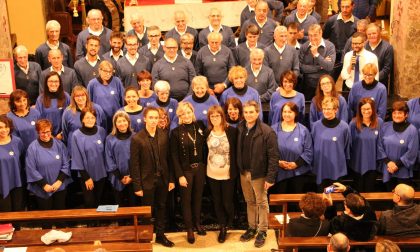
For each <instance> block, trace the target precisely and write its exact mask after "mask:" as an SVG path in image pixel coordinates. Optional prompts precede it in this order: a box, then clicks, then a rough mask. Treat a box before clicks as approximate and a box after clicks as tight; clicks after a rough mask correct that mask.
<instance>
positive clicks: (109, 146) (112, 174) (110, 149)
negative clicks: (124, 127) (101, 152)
mask: <svg viewBox="0 0 420 252" xmlns="http://www.w3.org/2000/svg"><path fill="white" fill-rule="evenodd" d="M130 143H131V136H130V137H129V138H127V139H125V140H120V139H118V138H117V137H116V136H114V135H108V136H107V137H106V144H105V160H106V171H107V172H108V179H109V181H110V182H111V184H112V186H113V187H114V188H115V189H116V190H117V191H119V192H121V191H122V190H124V188H125V185H124V184H123V183H121V180H120V178H119V177H117V176H116V171H117V170H118V172H117V174H118V173H119V174H120V175H121V176H127V175H130V169H129V167H130Z"/></svg>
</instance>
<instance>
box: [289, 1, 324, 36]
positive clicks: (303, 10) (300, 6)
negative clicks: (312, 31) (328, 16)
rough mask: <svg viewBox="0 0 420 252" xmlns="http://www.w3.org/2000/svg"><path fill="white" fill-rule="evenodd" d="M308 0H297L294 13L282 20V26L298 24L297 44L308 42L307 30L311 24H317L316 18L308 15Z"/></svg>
mask: <svg viewBox="0 0 420 252" xmlns="http://www.w3.org/2000/svg"><path fill="white" fill-rule="evenodd" d="M309 7H310V5H309V2H308V0H299V1H298V3H297V11H296V13H291V14H290V15H289V16H287V17H286V18H285V19H284V26H287V25H288V24H290V23H292V22H295V23H298V24H299V29H300V30H299V36H298V38H299V43H301V44H303V43H305V42H306V41H308V30H309V27H310V26H311V25H313V24H318V21H317V20H316V18H314V17H313V16H312V15H310V14H309V13H308V10H309Z"/></svg>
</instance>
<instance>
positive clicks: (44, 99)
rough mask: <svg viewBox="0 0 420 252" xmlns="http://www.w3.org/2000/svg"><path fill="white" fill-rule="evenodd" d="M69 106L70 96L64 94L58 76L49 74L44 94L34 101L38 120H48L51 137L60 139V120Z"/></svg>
mask: <svg viewBox="0 0 420 252" xmlns="http://www.w3.org/2000/svg"><path fill="white" fill-rule="evenodd" d="M69 104H70V96H69V94H67V93H66V92H64V89H63V84H62V82H61V78H60V75H59V74H58V73H57V72H50V73H49V74H48V75H47V77H46V78H45V82H44V93H43V94H41V95H40V96H39V97H38V99H37V100H36V104H35V108H36V109H37V110H38V111H39V113H40V114H41V116H40V118H45V119H48V120H50V122H51V123H52V129H53V132H52V134H53V137H56V138H57V139H62V133H61V119H62V117H63V112H64V110H65V109H66V108H67V106H68V105H69Z"/></svg>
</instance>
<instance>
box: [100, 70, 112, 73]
mask: <svg viewBox="0 0 420 252" xmlns="http://www.w3.org/2000/svg"><path fill="white" fill-rule="evenodd" d="M99 70H101V71H102V72H104V73H106V74H112V71H111V70H104V69H99Z"/></svg>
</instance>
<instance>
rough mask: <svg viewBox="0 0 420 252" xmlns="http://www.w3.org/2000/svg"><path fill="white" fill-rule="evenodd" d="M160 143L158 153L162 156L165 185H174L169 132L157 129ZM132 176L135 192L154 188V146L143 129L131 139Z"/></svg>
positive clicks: (161, 163)
mask: <svg viewBox="0 0 420 252" xmlns="http://www.w3.org/2000/svg"><path fill="white" fill-rule="evenodd" d="M156 137H157V141H158V152H159V155H160V157H159V158H160V165H161V167H160V170H161V173H162V179H163V181H164V183H165V184H169V183H173V182H174V176H173V172H172V171H171V170H169V166H168V160H169V135H168V131H167V130H163V129H159V128H158V129H156V134H155V138H156ZM130 152H131V159H130V175H131V178H132V179H133V186H134V191H135V192H137V191H140V190H150V189H152V188H153V186H154V179H155V172H156V171H155V167H154V164H153V162H154V159H153V152H152V145H151V143H150V140H149V133H148V132H147V131H146V129H142V130H141V131H139V132H138V133H137V134H136V135H134V136H133V138H132V139H131V145H130Z"/></svg>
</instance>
